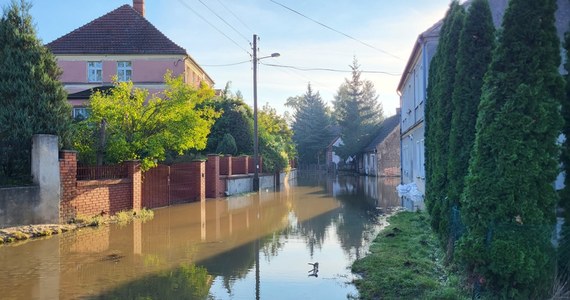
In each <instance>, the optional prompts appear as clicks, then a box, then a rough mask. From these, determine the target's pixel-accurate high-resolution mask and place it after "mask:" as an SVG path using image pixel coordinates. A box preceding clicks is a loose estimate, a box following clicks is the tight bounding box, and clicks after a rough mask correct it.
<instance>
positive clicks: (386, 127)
mask: <svg viewBox="0 0 570 300" xmlns="http://www.w3.org/2000/svg"><path fill="white" fill-rule="evenodd" d="M398 124H400V114H395V115H393V116H391V117H389V118H387V119H385V120H384V121H383V122H382V124H380V129H379V130H378V134H377V135H376V137H375V138H374V139H373V140H372V142H370V144H368V146H366V147H365V148H364V149H363V151H364V152H370V151H374V149H375V148H376V146H377V145H378V144H380V143H381V142H383V141H384V140H385V139H386V137H388V135H390V133H391V132H392V131H393V130H394V129H395V128H396V127H397V126H398Z"/></svg>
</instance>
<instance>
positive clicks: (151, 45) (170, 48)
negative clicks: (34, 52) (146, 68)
mask: <svg viewBox="0 0 570 300" xmlns="http://www.w3.org/2000/svg"><path fill="white" fill-rule="evenodd" d="M46 46H47V47H48V48H49V49H50V50H51V51H52V52H53V53H54V54H181V55H186V50H184V48H182V47H180V46H178V45H176V44H175V43H174V42H172V41H171V40H170V39H169V38H167V37H166V36H165V35H164V34H163V33H162V32H160V31H159V30H158V29H156V27H154V25H152V24H151V23H150V22H149V21H147V19H145V18H144V17H143V16H141V15H140V14H139V13H138V12H137V11H136V10H134V9H133V8H132V7H131V6H130V5H123V6H121V7H119V8H117V9H115V10H113V11H111V12H109V13H108V14H106V15H104V16H102V17H99V18H97V19H95V20H93V21H91V22H89V23H87V24H85V25H83V26H82V27H79V28H77V29H75V30H74V31H72V32H70V33H68V34H66V35H64V36H62V37H60V38H58V39H56V40H55V41H53V42H51V43H49V44H47V45H46Z"/></svg>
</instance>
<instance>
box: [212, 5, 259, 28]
mask: <svg viewBox="0 0 570 300" xmlns="http://www.w3.org/2000/svg"><path fill="white" fill-rule="evenodd" d="M217 1H218V3H220V5H221V6H223V7H224V8H225V9H226V10H227V11H228V12H229V13H230V14H231V15H232V16H234V18H236V19H237V20H238V22H240V23H241V24H242V25H243V26H244V27H245V28H247V29H248V30H249V31H250V32H251V33H253V32H254V30H253V29H251V28H250V27H249V26H247V24H246V23H245V22H244V21H242V20H241V18H240V17H238V15H236V14H235V13H234V12H233V11H232V10H231V9H230V8H229V7H227V6H226V5H225V4H224V3H223V2H222V1H221V0H217Z"/></svg>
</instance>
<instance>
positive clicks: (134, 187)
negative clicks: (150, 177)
mask: <svg viewBox="0 0 570 300" xmlns="http://www.w3.org/2000/svg"><path fill="white" fill-rule="evenodd" d="M124 164H126V165H127V170H128V174H129V179H131V193H132V194H131V195H132V205H133V207H132V209H133V211H139V210H140V209H141V208H142V207H141V206H142V171H141V163H140V161H138V160H129V161H125V162H124ZM111 201H112V200H111Z"/></svg>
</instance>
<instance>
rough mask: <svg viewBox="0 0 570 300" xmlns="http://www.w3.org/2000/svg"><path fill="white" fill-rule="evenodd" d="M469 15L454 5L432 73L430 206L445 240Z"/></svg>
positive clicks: (428, 169)
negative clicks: (452, 135) (459, 69)
mask: <svg viewBox="0 0 570 300" xmlns="http://www.w3.org/2000/svg"><path fill="white" fill-rule="evenodd" d="M464 19H465V12H464V10H463V7H462V6H461V5H459V2H458V1H453V2H451V5H450V7H449V10H448V11H447V14H446V16H445V18H444V20H443V26H442V28H441V34H440V39H439V44H438V47H437V52H436V53H435V55H434V57H433V59H432V62H431V65H430V71H429V78H428V81H429V83H428V90H427V103H426V113H425V114H426V124H425V145H426V205H427V208H428V211H429V213H430V215H431V216H432V226H433V228H434V230H435V231H436V232H437V233H439V234H440V237H441V238H442V240H445V239H446V236H447V225H446V224H447V222H448V220H449V213H448V212H449V209H450V203H449V201H450V200H449V198H448V197H447V179H448V176H447V159H448V153H449V132H450V129H451V117H452V105H451V103H452V96H453V89H454V84H455V74H456V64H457V49H458V46H459V36H460V34H461V30H462V28H463V23H464Z"/></svg>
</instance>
